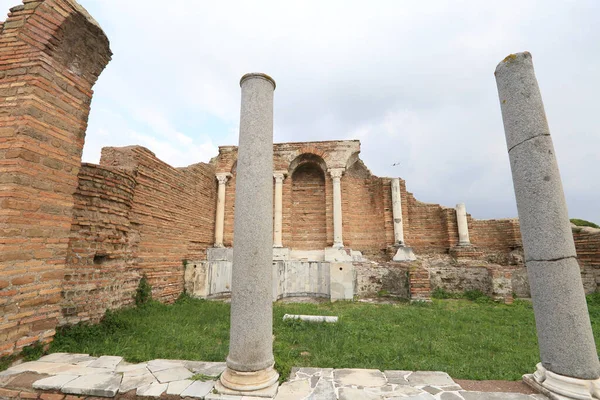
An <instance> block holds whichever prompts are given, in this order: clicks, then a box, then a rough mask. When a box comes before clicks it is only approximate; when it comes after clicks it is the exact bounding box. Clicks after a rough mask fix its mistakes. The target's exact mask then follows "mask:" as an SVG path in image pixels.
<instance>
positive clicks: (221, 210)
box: [215, 174, 229, 247]
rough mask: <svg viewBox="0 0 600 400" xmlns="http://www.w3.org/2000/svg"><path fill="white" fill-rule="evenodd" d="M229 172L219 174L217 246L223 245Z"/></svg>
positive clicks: (216, 220) (216, 221) (216, 223)
mask: <svg viewBox="0 0 600 400" xmlns="http://www.w3.org/2000/svg"><path fill="white" fill-rule="evenodd" d="M228 178H229V174H217V180H218V181H219V188H218V190H217V213H216V218H215V247H223V230H224V226H225V188H226V185H227V179H228Z"/></svg>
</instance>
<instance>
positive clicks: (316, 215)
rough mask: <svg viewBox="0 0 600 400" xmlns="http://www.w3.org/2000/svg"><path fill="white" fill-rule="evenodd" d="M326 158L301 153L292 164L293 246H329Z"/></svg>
mask: <svg viewBox="0 0 600 400" xmlns="http://www.w3.org/2000/svg"><path fill="white" fill-rule="evenodd" d="M325 171H327V166H326V164H325V161H324V160H323V159H322V158H321V157H319V156H317V155H315V154H302V155H300V156H298V157H297V158H296V159H295V160H294V161H292V163H291V164H290V168H289V173H290V175H289V176H290V177H291V185H292V188H291V196H292V207H291V220H290V227H291V240H292V242H291V246H289V247H291V248H293V249H297V250H321V249H324V248H325V247H327V218H326V217H327V216H326V197H325Z"/></svg>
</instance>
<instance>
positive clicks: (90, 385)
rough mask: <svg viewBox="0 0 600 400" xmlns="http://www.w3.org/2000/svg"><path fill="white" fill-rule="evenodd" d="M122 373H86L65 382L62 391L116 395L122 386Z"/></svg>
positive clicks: (87, 394) (104, 395)
mask: <svg viewBox="0 0 600 400" xmlns="http://www.w3.org/2000/svg"><path fill="white" fill-rule="evenodd" d="M121 378H122V377H121V375H118V374H98V375H86V376H80V377H79V378H77V379H75V380H73V381H71V382H69V383H67V384H65V385H64V386H63V387H62V389H61V392H63V393H66V394H81V395H85V396H98V397H115V395H116V394H117V392H118V391H119V386H121Z"/></svg>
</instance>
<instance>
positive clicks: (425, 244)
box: [402, 193, 458, 255]
mask: <svg viewBox="0 0 600 400" xmlns="http://www.w3.org/2000/svg"><path fill="white" fill-rule="evenodd" d="M402 200H404V198H403V199H402ZM406 200H407V201H406V202H405V203H403V204H402V207H403V208H407V211H408V218H405V221H408V229H407V226H406V224H405V227H404V239H405V241H406V244H407V245H408V246H410V247H412V248H413V249H414V251H415V253H416V254H417V255H418V254H419V253H428V254H429V253H446V252H447V251H448V248H449V247H450V243H449V237H448V223H447V219H448V217H447V214H446V212H445V209H444V208H442V207H441V206H440V205H438V204H427V203H422V202H420V201H418V200H416V199H415V197H414V196H413V195H412V194H411V193H407V195H406ZM457 229H458V228H457ZM457 235H458V234H457Z"/></svg>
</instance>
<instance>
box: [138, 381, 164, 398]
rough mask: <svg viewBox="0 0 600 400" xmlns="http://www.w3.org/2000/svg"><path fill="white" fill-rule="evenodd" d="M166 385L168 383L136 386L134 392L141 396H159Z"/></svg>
mask: <svg viewBox="0 0 600 400" xmlns="http://www.w3.org/2000/svg"><path fill="white" fill-rule="evenodd" d="M168 387H169V384H168V383H151V384H149V385H146V386H142V387H140V388H138V390H136V392H135V394H136V395H137V396H141V397H160V395H162V394H163V393H164V392H165V391H166V390H167V388H168Z"/></svg>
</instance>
